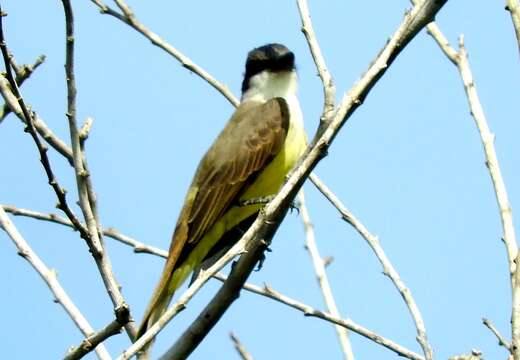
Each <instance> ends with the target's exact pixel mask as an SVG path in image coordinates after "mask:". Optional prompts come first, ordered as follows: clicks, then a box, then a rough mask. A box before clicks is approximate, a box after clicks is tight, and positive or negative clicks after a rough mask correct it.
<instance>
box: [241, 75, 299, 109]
mask: <svg viewBox="0 0 520 360" xmlns="http://www.w3.org/2000/svg"><path fill="white" fill-rule="evenodd" d="M296 90H297V76H296V72H295V71H280V72H271V71H267V70H266V71H262V72H260V73H258V74H256V75H254V76H252V77H251V79H249V89H247V91H246V92H245V93H244V94H243V95H242V101H251V100H252V101H261V102H265V101H267V100H269V99H272V98H275V97H281V98H284V99H286V100H289V99H290V98H293V97H296Z"/></svg>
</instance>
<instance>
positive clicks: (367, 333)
mask: <svg viewBox="0 0 520 360" xmlns="http://www.w3.org/2000/svg"><path fill="white" fill-rule="evenodd" d="M214 278H215V279H217V280H219V281H222V282H224V281H226V279H227V277H226V276H225V275H223V274H221V273H218V274H216V275H215V276H214ZM244 289H245V290H247V291H249V292H252V293H254V294H257V295H261V296H265V297H268V298H269V299H271V300H275V301H277V302H279V303H281V304H284V305H287V306H289V307H292V308H293V309H296V310H298V311H301V312H302V313H303V314H304V315H305V316H310V317H315V318H319V319H322V320H325V321H329V322H331V323H333V324H337V325H339V326H342V327H344V328H345V329H348V330H350V331H352V332H355V333H356V334H359V335H361V336H363V337H365V338H367V339H369V340H372V341H374V342H376V343H377V344H379V345H382V346H384V347H386V348H387V349H389V350H391V351H393V352H395V353H396V354H397V355H399V356H402V357H405V358H408V359H414V360H424V358H423V357H422V356H421V355H419V354H417V353H414V352H413V351H411V350H408V349H406V348H405V347H403V346H401V345H399V344H397V343H395V342H393V341H392V340H389V339H387V338H385V337H383V336H381V335H379V334H377V333H375V332H373V331H371V330H368V329H367V328H365V327H363V326H361V325H359V324H357V323H355V322H354V321H352V320H350V319H342V318H339V317H337V316H333V315H332V314H330V313H328V312H324V311H321V310H317V309H315V308H313V307H312V306H309V305H307V304H304V303H302V302H300V301H298V300H294V299H292V298H290V297H288V296H286V295H283V294H281V293H279V292H278V291H276V290H274V289H273V288H272V287H270V286H269V285H264V286H263V287H260V286H257V285H252V284H248V283H246V284H244Z"/></svg>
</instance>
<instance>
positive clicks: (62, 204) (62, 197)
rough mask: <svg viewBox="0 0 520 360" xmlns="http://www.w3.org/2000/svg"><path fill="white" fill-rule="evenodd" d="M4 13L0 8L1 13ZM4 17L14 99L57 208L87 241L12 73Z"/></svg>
mask: <svg viewBox="0 0 520 360" xmlns="http://www.w3.org/2000/svg"><path fill="white" fill-rule="evenodd" d="M1 12H2V10H1V8H0V13H1ZM2 19H3V16H0V48H1V51H2V56H3V58H4V63H5V71H6V76H7V80H8V81H9V85H10V87H11V91H12V93H13V95H14V98H15V99H16V102H17V103H18V106H19V107H20V110H21V112H22V113H23V116H24V118H25V120H26V124H27V127H26V129H27V132H29V134H30V135H31V137H32V138H33V141H34V143H35V144H36V147H37V148H38V152H39V153H40V160H41V163H42V165H43V168H44V170H45V174H46V175H47V180H48V182H49V185H50V186H51V187H52V188H53V190H54V192H55V193H56V196H57V198H58V204H57V207H58V208H59V209H60V210H62V211H63V212H64V213H65V214H66V215H67V217H68V218H69V220H70V221H71V222H72V223H73V224H74V227H75V228H76V229H77V230H78V231H79V232H80V234H81V236H82V237H83V238H84V239H87V238H88V236H89V234H88V230H87V229H86V228H85V227H84V226H83V225H82V224H81V223H80V221H79V220H78V218H77V217H76V215H75V214H74V213H73V212H72V210H71V209H70V208H69V206H68V204H67V200H66V192H65V190H64V189H63V188H62V187H61V186H60V185H59V184H58V181H57V180H56V177H55V175H54V172H53V170H52V167H51V165H50V161H49V158H48V156H47V150H48V149H47V147H46V146H45V145H44V144H43V143H42V142H41V140H40V138H39V136H38V134H37V132H36V130H35V127H34V124H33V116H32V114H31V112H29V109H28V108H27V106H26V105H25V101H24V99H23V97H22V95H21V94H20V90H19V88H18V85H17V83H16V80H15V78H14V76H13V73H12V71H11V62H10V60H9V50H8V48H7V44H6V41H5V37H4V31H3V21H2Z"/></svg>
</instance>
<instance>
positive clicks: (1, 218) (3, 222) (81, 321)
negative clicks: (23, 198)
mask: <svg viewBox="0 0 520 360" xmlns="http://www.w3.org/2000/svg"><path fill="white" fill-rule="evenodd" d="M0 227H1V228H2V229H4V231H5V232H6V233H7V235H8V236H9V237H10V238H11V240H12V241H13V243H14V244H15V246H16V248H17V249H18V254H19V255H20V256H21V257H23V258H24V259H25V260H27V262H28V263H29V264H30V265H31V266H32V267H33V268H34V270H36V272H38V275H40V276H41V278H42V279H43V281H45V283H46V284H47V286H48V287H49V289H50V290H51V292H52V294H53V295H54V298H55V301H56V302H57V303H59V304H60V305H61V306H62V307H63V309H64V310H65V312H66V313H67V314H68V315H69V317H70V318H71V319H72V321H74V323H75V324H76V326H77V327H78V329H80V331H81V332H82V333H83V335H85V336H90V335H91V334H92V333H94V329H93V328H92V326H90V324H89V323H88V321H87V319H85V317H84V316H83V314H82V313H81V312H80V311H79V309H78V308H77V307H76V305H75V304H74V303H73V302H72V300H71V298H70V297H69V296H68V295H67V293H66V292H65V290H64V289H63V288H62V287H61V284H60V283H59V281H58V279H57V277H56V273H55V272H54V271H52V270H49V268H48V267H47V266H46V265H45V264H44V263H43V261H42V260H41V259H40V258H39V257H38V255H37V254H36V253H35V252H34V251H33V250H32V248H31V247H30V246H29V244H28V243H27V241H25V239H24V238H23V236H22V235H21V234H20V232H19V231H18V229H16V227H15V226H14V224H13V223H12V222H11V220H10V219H9V217H8V216H7V214H6V213H5V211H4V209H3V208H2V207H1V206H0ZM96 354H97V355H98V357H99V359H102V360H107V359H111V358H110V355H109V354H108V352H107V350H106V348H105V346H104V345H103V344H100V345H98V346H97V347H96Z"/></svg>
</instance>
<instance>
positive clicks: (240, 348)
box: [229, 332, 253, 360]
mask: <svg viewBox="0 0 520 360" xmlns="http://www.w3.org/2000/svg"><path fill="white" fill-rule="evenodd" d="M229 337H230V338H231V341H232V342H233V346H234V347H235V349H236V350H237V352H238V354H239V355H240V358H241V359H242V360H253V357H252V356H251V355H250V354H249V353H248V352H247V350H246V348H245V347H244V345H243V344H242V343H241V342H240V340H239V339H238V337H237V336H236V335H235V334H233V333H232V332H231V333H229Z"/></svg>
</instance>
